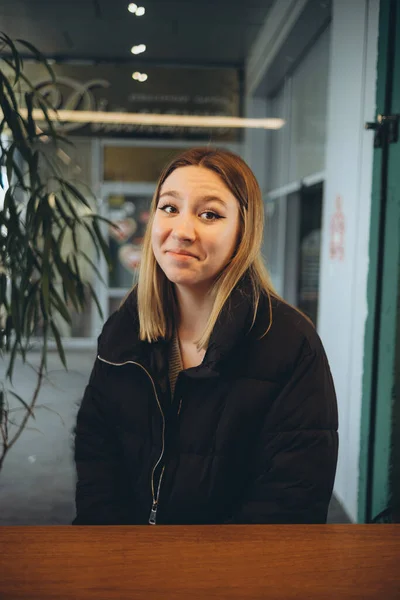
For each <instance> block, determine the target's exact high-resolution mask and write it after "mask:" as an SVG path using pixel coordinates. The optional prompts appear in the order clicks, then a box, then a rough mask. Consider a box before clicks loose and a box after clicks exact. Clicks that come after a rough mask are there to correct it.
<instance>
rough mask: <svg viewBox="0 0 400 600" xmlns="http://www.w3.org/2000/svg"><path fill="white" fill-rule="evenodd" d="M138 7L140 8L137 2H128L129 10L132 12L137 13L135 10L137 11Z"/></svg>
mask: <svg viewBox="0 0 400 600" xmlns="http://www.w3.org/2000/svg"><path fill="white" fill-rule="evenodd" d="M137 9H138V5H137V4H134V3H133V2H131V3H130V4H128V10H129V12H130V13H133V14H135V12H136V11H137Z"/></svg>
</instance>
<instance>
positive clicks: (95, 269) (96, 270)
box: [79, 250, 106, 285]
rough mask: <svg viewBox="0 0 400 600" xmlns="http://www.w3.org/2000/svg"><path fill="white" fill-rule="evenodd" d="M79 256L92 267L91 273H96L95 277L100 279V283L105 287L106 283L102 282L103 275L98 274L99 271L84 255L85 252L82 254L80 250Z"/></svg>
mask: <svg viewBox="0 0 400 600" xmlns="http://www.w3.org/2000/svg"><path fill="white" fill-rule="evenodd" d="M79 256H82V258H84V259H85V260H86V262H87V263H88V264H89V265H90V266H91V267H92V269H93V271H94V272H95V273H96V275H97V277H98V278H99V279H100V281H101V282H102V283H104V285H105V283H106V282H105V281H104V277H103V275H102V274H101V273H100V271H99V269H98V268H97V266H96V265H95V264H94V262H93V261H92V259H91V258H90V257H89V256H88V255H87V254H86V252H84V251H83V250H80V251H79Z"/></svg>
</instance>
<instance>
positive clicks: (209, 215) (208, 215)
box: [201, 210, 222, 221]
mask: <svg viewBox="0 0 400 600" xmlns="http://www.w3.org/2000/svg"><path fill="white" fill-rule="evenodd" d="M201 216H202V217H204V221H216V220H217V219H222V217H221V216H220V215H218V214H217V213H215V212H213V211H212V210H206V211H205V212H203V213H201Z"/></svg>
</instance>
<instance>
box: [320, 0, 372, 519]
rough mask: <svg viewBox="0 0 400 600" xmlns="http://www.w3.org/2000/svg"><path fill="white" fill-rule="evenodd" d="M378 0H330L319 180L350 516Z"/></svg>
mask: <svg viewBox="0 0 400 600" xmlns="http://www.w3.org/2000/svg"><path fill="white" fill-rule="evenodd" d="M378 13H379V0H352V1H351V2H349V1H348V0H333V19H332V24H331V52H330V57H331V58H330V76H329V90H328V131H327V139H328V145H327V155H326V167H325V171H326V185H325V198H324V215H323V228H322V248H321V267H320V268H321V274H320V277H321V279H320V303H319V321H318V322H319V332H320V335H321V338H322V341H323V343H324V346H325V348H326V351H327V354H328V358H329V361H330V365H331V369H332V373H333V377H334V380H335V385H336V392H337V396H338V403H339V435H340V452H339V463H338V471H337V477H336V484H335V492H336V495H337V496H338V497H339V500H341V502H342V504H343V506H344V508H345V509H346V511H347V512H348V514H349V516H350V517H351V518H352V519H353V520H356V519H357V498H358V479H359V446H360V421H361V396H362V370H363V356H364V330H365V321H366V317H367V274H368V245H369V228H370V205H371V183H372V159H373V134H372V132H370V131H366V130H365V129H364V123H365V122H366V121H371V120H374V114H375V83H376V61H377V36H378V16H379V15H378ZM337 195H340V196H341V197H342V201H343V212H344V218H345V241H344V260H343V261H340V260H334V259H332V258H331V257H330V252H329V243H330V223H331V218H332V215H333V214H334V212H335V199H336V196H337Z"/></svg>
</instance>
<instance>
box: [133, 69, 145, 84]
mask: <svg viewBox="0 0 400 600" xmlns="http://www.w3.org/2000/svg"><path fill="white" fill-rule="evenodd" d="M132 79H135V81H140V82H141V83H143V81H147V79H148V75H147V73H139V71H135V72H134V73H132Z"/></svg>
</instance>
